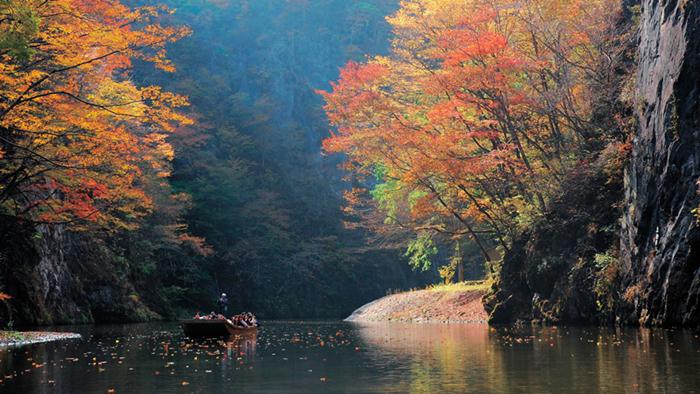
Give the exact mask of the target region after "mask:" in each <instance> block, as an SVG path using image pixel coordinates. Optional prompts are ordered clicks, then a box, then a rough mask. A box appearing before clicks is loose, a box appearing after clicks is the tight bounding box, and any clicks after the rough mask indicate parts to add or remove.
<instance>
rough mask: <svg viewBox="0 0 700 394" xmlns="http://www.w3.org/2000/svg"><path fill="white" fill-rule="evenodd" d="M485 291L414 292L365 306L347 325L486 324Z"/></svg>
mask: <svg viewBox="0 0 700 394" xmlns="http://www.w3.org/2000/svg"><path fill="white" fill-rule="evenodd" d="M484 293H485V290H483V289H478V290H464V291H461V290H449V291H440V290H438V289H427V290H415V291H410V292H406V293H399V294H392V295H388V296H386V297H382V298H380V299H378V300H375V301H372V302H370V303H368V304H365V305H363V306H361V307H360V308H358V309H357V310H355V312H353V313H352V315H350V316H349V317H348V318H347V319H345V320H346V321H351V322H411V323H475V322H479V323H483V322H486V321H487V319H488V315H487V314H486V311H485V310H484V305H483V304H482V302H481V298H482V297H483V296H484Z"/></svg>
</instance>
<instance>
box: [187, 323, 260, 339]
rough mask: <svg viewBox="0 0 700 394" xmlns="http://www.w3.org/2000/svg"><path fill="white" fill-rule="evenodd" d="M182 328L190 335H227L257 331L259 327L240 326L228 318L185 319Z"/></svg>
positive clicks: (192, 336)
mask: <svg viewBox="0 0 700 394" xmlns="http://www.w3.org/2000/svg"><path fill="white" fill-rule="evenodd" d="M181 323H182V330H183V331H184V332H185V335H187V336H188V337H191V338H194V337H225V336H230V335H243V334H247V333H252V332H255V331H257V327H239V326H236V325H234V324H233V323H231V321H230V320H226V319H214V320H206V319H189V320H183V321H182V322H181Z"/></svg>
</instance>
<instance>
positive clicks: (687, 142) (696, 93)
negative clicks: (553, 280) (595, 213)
mask: <svg viewBox="0 0 700 394" xmlns="http://www.w3.org/2000/svg"><path fill="white" fill-rule="evenodd" d="M642 3H643V4H642V13H643V14H642V20H641V25H640V33H641V37H640V47H639V64H638V70H639V72H638V81H637V84H638V86H637V94H638V104H637V105H638V107H637V111H638V116H639V128H638V131H637V134H636V136H635V138H634V147H633V156H632V159H631V164H630V167H629V168H628V171H627V172H626V177H625V182H626V185H625V200H626V201H625V202H626V204H625V206H626V209H625V213H624V218H623V224H622V226H623V229H622V239H621V251H622V268H623V272H624V287H623V290H624V296H623V298H624V300H625V301H627V302H628V305H627V308H626V309H627V311H626V313H625V314H626V316H625V317H626V319H627V321H628V322H630V323H632V322H635V321H638V322H639V323H640V324H644V325H652V324H653V325H656V324H663V325H694V326H697V325H698V324H699V323H700V310H699V309H698V308H699V307H700V298H699V297H700V270H699V268H700V231H699V229H698V223H697V220H696V218H695V217H694V214H693V212H692V210H693V209H694V208H696V207H698V205H699V204H700V199H699V198H698V195H697V186H696V182H697V181H698V179H699V178H700V105H699V101H698V100H699V99H700V15H699V12H700V2H699V1H696V0H678V1H676V0H667V1H658V0H644V1H643V2H642Z"/></svg>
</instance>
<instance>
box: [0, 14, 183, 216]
mask: <svg viewBox="0 0 700 394" xmlns="http://www.w3.org/2000/svg"><path fill="white" fill-rule="evenodd" d="M169 12H170V11H169V10H168V9H166V8H164V7H138V8H129V7H127V6H125V5H123V4H121V3H120V2H118V1H107V0H90V1H85V0H48V1H47V0H21V1H19V0H4V1H0V16H1V17H2V18H1V19H0V57H1V58H2V62H0V207H1V209H2V212H3V214H6V215H10V216H14V217H17V218H19V219H22V220H30V221H34V222H37V223H69V224H71V225H72V226H73V228H76V229H80V228H84V227H85V226H86V225H89V224H96V225H99V226H104V227H108V228H114V229H119V228H124V229H129V228H133V227H134V225H135V219H138V218H140V217H144V216H145V215H146V214H147V213H149V212H150V211H151V209H152V206H153V201H152V198H151V196H149V194H148V193H147V191H146V189H148V188H152V187H153V186H149V185H154V184H157V183H158V182H165V180H164V178H165V177H167V176H168V173H169V164H168V163H169V161H170V160H171V159H172V156H173V151H172V148H171V146H170V144H169V143H168V142H167V141H166V138H167V136H168V134H169V133H171V132H172V131H173V130H174V129H175V128H176V127H178V126H180V125H186V124H189V123H191V121H190V120H189V119H188V118H187V117H185V116H184V115H182V114H181V113H180V112H179V110H178V108H180V107H183V106H185V105H187V100H186V98H185V97H182V96H179V95H177V94H173V93H170V92H166V91H163V90H162V89H161V88H160V87H158V86H137V85H136V84H135V83H134V82H133V81H132V80H131V78H130V70H131V68H132V61H134V60H135V59H138V60H140V61H145V62H150V63H152V64H154V65H155V66H156V67H158V68H161V69H163V70H166V71H173V70H174V67H173V65H172V64H171V62H170V61H169V60H168V59H167V57H166V52H165V46H166V45H167V44H168V43H170V42H173V41H176V40H178V39H180V38H182V37H183V36H185V35H187V34H188V30H187V29H186V28H183V27H172V26H163V25H161V24H160V23H159V22H158V20H159V18H162V17H164V16H167V14H168V13H169ZM158 179H160V181H158Z"/></svg>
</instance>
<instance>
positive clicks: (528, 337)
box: [0, 321, 700, 394]
mask: <svg viewBox="0 0 700 394" xmlns="http://www.w3.org/2000/svg"><path fill="white" fill-rule="evenodd" d="M60 329H61V330H72V331H76V332H79V333H81V334H82V335H83V339H81V340H69V341H64V342H52V343H45V344H37V345H31V346H26V347H20V348H9V349H0V371H1V372H2V376H0V379H2V383H0V392H2V393H22V394H25V393H107V392H115V393H155V392H158V393H219V392H250V393H271V392H284V393H297V392H298V393H302V392H303V393H308V392H313V393H316V392H328V393H333V392H353V393H364V392H390V393H405V392H416V393H438V392H459V393H520V392H522V393H526V392H533V393H565V392H572V393H596V392H599V393H617V392H619V393H623V392H629V393H636V392H642V393H693V392H698V391H699V390H700V372H699V371H700V339H699V338H698V335H697V334H696V333H694V332H692V331H685V330H662V329H606V328H562V327H560V328H555V327H549V328H530V327H528V328H522V329H513V328H498V329H495V328H490V327H488V326H486V325H481V324H463V325H437V324H435V325H407V324H372V325H358V324H351V323H343V322H303V321H295V322H281V321H280V322H265V323H264V325H263V326H262V327H261V328H260V329H259V331H258V333H257V334H255V335H249V336H245V337H239V338H232V339H230V340H227V341H223V340H196V341H195V340H190V339H187V338H185V337H184V336H183V335H182V333H181V330H180V328H179V326H178V325H177V324H176V323H153V324H131V325H111V326H75V327H61V328H60Z"/></svg>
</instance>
